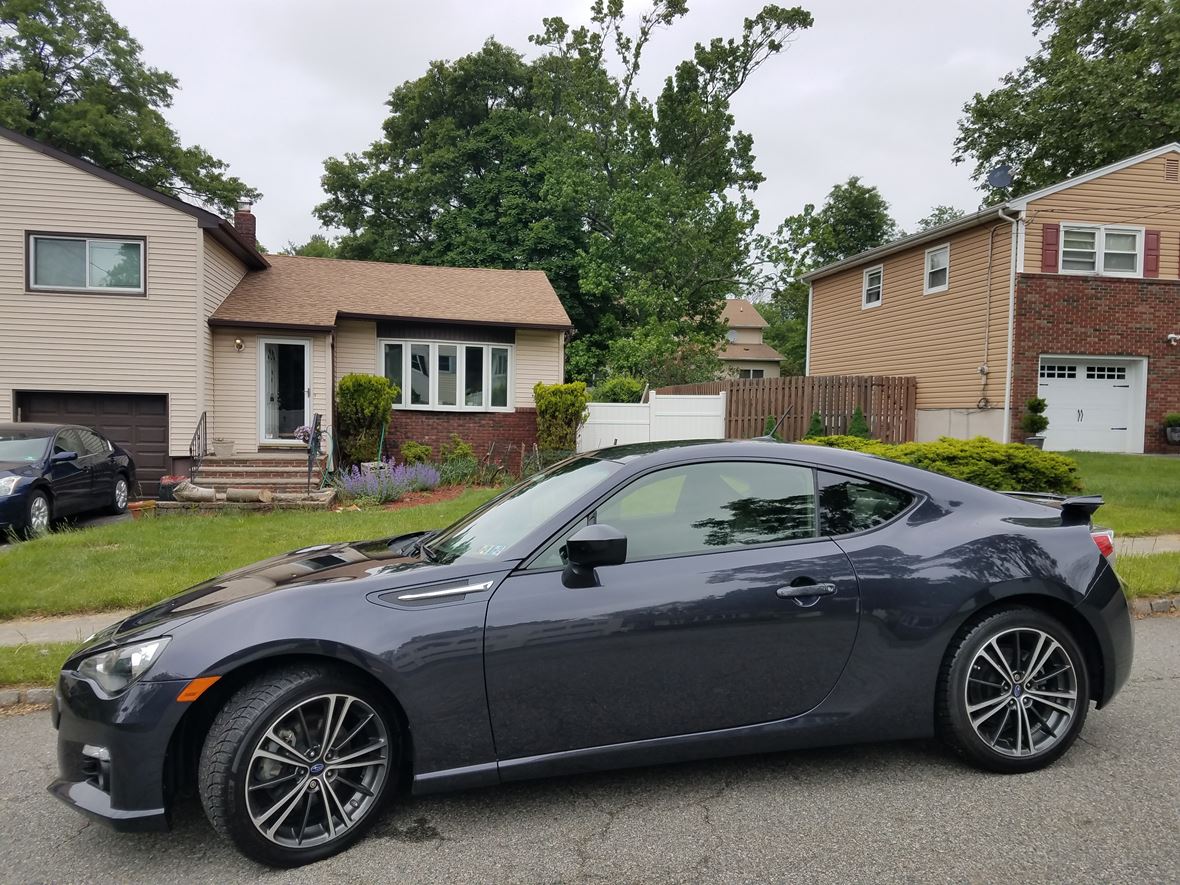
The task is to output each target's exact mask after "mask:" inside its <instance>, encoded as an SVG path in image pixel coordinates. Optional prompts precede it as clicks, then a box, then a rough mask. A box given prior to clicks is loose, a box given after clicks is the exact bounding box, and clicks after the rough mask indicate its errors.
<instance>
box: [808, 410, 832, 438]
mask: <svg viewBox="0 0 1180 885" xmlns="http://www.w3.org/2000/svg"><path fill="white" fill-rule="evenodd" d="M827 435H828V429H827V428H826V427H824V416H823V415H821V414H820V413H819V412H812V413H811V423H810V424H808V425H807V439H812V438H814V437H817V436H827Z"/></svg>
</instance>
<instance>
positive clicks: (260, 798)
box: [198, 666, 399, 867]
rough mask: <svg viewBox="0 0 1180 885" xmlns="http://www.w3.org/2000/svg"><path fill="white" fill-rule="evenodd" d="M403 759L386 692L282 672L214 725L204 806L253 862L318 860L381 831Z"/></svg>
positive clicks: (315, 673) (248, 691)
mask: <svg viewBox="0 0 1180 885" xmlns="http://www.w3.org/2000/svg"><path fill="white" fill-rule="evenodd" d="M398 752H399V741H398V731H397V726H396V719H395V717H394V714H393V713H392V711H391V710H390V709H389V706H388V704H387V703H386V701H385V699H384V698H383V697H381V696H380V695H379V693H377V692H375V691H373V690H372V689H371V688H369V687H368V686H366V685H364V684H363V683H360V682H357V681H355V680H353V679H351V678H349V677H348V676H347V675H345V674H342V673H340V672H337V671H335V670H333V669H331V668H327V667H323V668H321V667H318V666H293V667H285V668H282V669H278V670H273V671H270V672H268V673H265V674H263V675H262V676H260V677H258V678H256V679H254V680H253V681H251V682H249V683H247V684H246V685H245V686H243V687H242V688H241V689H239V690H238V692H237V693H236V694H234V695H233V697H231V698H230V699H229V701H228V702H226V704H225V706H224V707H223V708H222V709H221V711H220V712H219V713H218V714H217V717H216V718H215V719H214V721H213V724H212V726H211V727H210V729H209V734H208V736H207V737H206V739H205V746H204V750H203V752H202V753H201V760H200V765H199V770H198V782H199V788H200V793H201V802H202V804H203V805H204V807H205V812H206V814H207V815H208V816H209V820H210V821H211V822H212V824H213V826H214V828H215V829H216V830H217V831H218V832H220V833H221V834H222V835H224V836H227V837H228V838H230V839H231V840H232V841H233V842H234V844H235V845H236V846H237V847H238V848H239V849H240V850H241V851H242V852H243V853H244V854H246V855H247V856H248V857H250V858H252V859H254V860H256V861H258V862H260V863H264V864H269V865H271V866H278V867H292V866H298V865H300V864H305V863H311V862H312V861H315V860H320V859H321V858H324V857H328V856H330V855H332V854H335V853H336V852H338V851H341V850H343V849H344V848H346V847H347V846H349V845H351V844H352V843H353V842H355V841H356V840H357V839H359V838H360V837H361V835H363V833H364V832H365V831H366V830H367V829H368V828H369V827H370V826H372V824H373V822H374V820H375V819H376V816H377V813H378V811H379V810H380V808H381V807H382V805H383V804H384V802H385V800H386V798H387V797H388V796H389V795H390V794H391V792H392V789H393V786H394V781H395V779H396V774H397V771H398Z"/></svg>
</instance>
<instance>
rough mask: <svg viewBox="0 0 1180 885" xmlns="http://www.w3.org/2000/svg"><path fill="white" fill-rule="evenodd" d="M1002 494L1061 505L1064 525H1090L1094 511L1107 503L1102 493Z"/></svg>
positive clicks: (1003, 493) (1002, 493)
mask: <svg viewBox="0 0 1180 885" xmlns="http://www.w3.org/2000/svg"><path fill="white" fill-rule="evenodd" d="M1000 494H1001V495H1008V496H1009V497H1012V498H1023V499H1025V500H1029V501H1037V502H1041V503H1045V504H1051V505H1053V506H1057V507H1060V508H1061V524H1062V525H1089V524H1090V519H1091V517H1093V516H1094V511H1095V510H1097V509H1098V508H1099V507H1101V506H1102V505H1103V504H1105V503H1106V502H1105V500H1104V499H1103V497H1102V496H1101V495H1075V496H1073V497H1066V496H1065V495H1055V494H1053V493H1051V492H1000Z"/></svg>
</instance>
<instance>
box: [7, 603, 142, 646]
mask: <svg viewBox="0 0 1180 885" xmlns="http://www.w3.org/2000/svg"><path fill="white" fill-rule="evenodd" d="M136 611H137V609H126V610H123V611H110V612H99V613H98V614H91V615H69V616H66V617H61V618H26V619H24V620H20V621H0V645H27V644H31V643H46V642H77V643H79V644H81V642H82V640H83V639H85V638H86V637H87V636H89V635H90V634H91V633H97V632H98V631H99V630H101V629H102V628H103V627H108V626H110V625H111V624H113V623H115V622H116V621H121V620H123V619H124V618H128V617H130V616H131V615H133V614H135V612H136Z"/></svg>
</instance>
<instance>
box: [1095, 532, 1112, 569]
mask: <svg viewBox="0 0 1180 885" xmlns="http://www.w3.org/2000/svg"><path fill="white" fill-rule="evenodd" d="M1090 537H1091V538H1093V539H1094V543H1095V544H1097V545H1098V550H1099V552H1100V553H1101V554H1102V555H1103V556H1105V557H1106V558H1107V559H1109V560H1110V561H1111V562H1112V563H1113V562H1114V532H1113V531H1111V530H1109V529H1107V530H1105V531H1101V532H1090Z"/></svg>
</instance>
